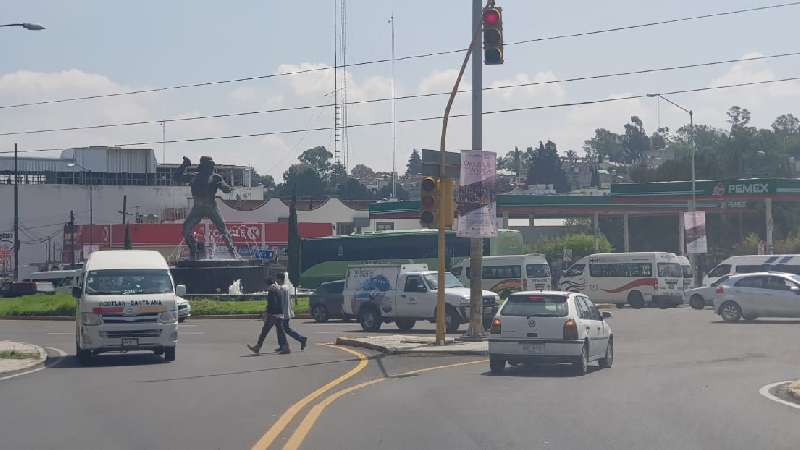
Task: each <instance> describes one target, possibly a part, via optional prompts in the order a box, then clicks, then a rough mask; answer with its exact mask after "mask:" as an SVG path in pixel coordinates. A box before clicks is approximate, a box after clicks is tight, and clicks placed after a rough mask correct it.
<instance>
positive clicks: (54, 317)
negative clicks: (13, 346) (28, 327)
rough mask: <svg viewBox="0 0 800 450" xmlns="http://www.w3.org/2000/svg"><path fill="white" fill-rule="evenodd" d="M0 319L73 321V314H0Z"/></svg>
mask: <svg viewBox="0 0 800 450" xmlns="http://www.w3.org/2000/svg"><path fill="white" fill-rule="evenodd" d="M0 320H59V321H62V322H74V321H75V316H0Z"/></svg>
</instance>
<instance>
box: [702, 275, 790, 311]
mask: <svg viewBox="0 0 800 450" xmlns="http://www.w3.org/2000/svg"><path fill="white" fill-rule="evenodd" d="M714 311H715V312H716V313H717V314H719V315H720V317H722V320H724V321H726V322H736V321H738V320H739V319H741V318H744V319H745V320H755V319H757V318H758V317H800V275H794V274H788V273H775V272H756V273H749V274H745V275H734V276H732V277H730V278H728V279H727V280H726V281H724V282H722V283H721V284H720V285H719V286H717V290H716V292H715V297H714Z"/></svg>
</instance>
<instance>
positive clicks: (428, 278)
mask: <svg viewBox="0 0 800 450" xmlns="http://www.w3.org/2000/svg"><path fill="white" fill-rule="evenodd" d="M438 277H439V275H438V274H435V273H428V274H425V275H423V278H425V283H427V285H428V289H430V290H432V291H435V290H436V289H438V286H439V280H438ZM444 287H445V289H447V288H460V287H464V285H463V284H461V282H460V281H458V278H456V277H455V276H454V275H453V274H452V273H450V272H445V273H444Z"/></svg>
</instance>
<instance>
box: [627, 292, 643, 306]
mask: <svg viewBox="0 0 800 450" xmlns="http://www.w3.org/2000/svg"><path fill="white" fill-rule="evenodd" d="M628 304H629V305H631V307H632V308H635V309H639V308H643V307H644V297H642V293H641V292H639V291H633V292H631V293H630V294H628Z"/></svg>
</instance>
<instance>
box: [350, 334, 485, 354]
mask: <svg viewBox="0 0 800 450" xmlns="http://www.w3.org/2000/svg"><path fill="white" fill-rule="evenodd" d="M435 342H436V338H435V337H433V336H408V335H402V334H392V335H385V336H363V337H362V336H359V337H348V336H342V337H339V338H336V345H343V346H347V347H360V348H368V349H370V350H377V351H379V352H381V353H386V354H390V355H396V354H428V355H481V356H485V355H486V354H488V352H489V343H488V342H486V341H481V342H462V341H456V340H455V339H453V338H447V339H445V345H434V344H435Z"/></svg>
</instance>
